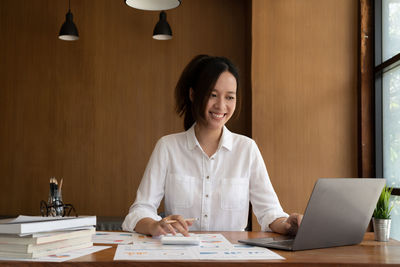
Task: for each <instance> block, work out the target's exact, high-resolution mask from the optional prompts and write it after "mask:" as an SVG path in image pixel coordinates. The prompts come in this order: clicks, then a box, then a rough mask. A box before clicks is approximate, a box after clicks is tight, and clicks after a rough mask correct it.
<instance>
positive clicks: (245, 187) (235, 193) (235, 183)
mask: <svg viewBox="0 0 400 267" xmlns="http://www.w3.org/2000/svg"><path fill="white" fill-rule="evenodd" d="M220 192H221V208H222V209H223V210H231V211H233V210H241V209H243V208H245V207H246V206H247V202H248V201H249V180H248V179H240V178H235V179H223V180H222V182H221V189H220Z"/></svg>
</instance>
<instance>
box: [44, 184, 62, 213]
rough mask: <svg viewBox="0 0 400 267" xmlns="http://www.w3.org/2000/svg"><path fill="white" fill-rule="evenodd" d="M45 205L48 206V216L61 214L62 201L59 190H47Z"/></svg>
mask: <svg viewBox="0 0 400 267" xmlns="http://www.w3.org/2000/svg"><path fill="white" fill-rule="evenodd" d="M47 206H48V207H50V210H49V215H48V216H52V217H57V216H63V214H64V204H63V202H62V194H61V190H55V192H53V194H51V192H49V199H48V201H47Z"/></svg>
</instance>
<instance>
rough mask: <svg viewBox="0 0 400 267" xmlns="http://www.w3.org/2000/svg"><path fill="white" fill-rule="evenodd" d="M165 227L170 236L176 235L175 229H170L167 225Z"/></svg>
mask: <svg viewBox="0 0 400 267" xmlns="http://www.w3.org/2000/svg"><path fill="white" fill-rule="evenodd" d="M165 227H166V228H167V229H168V231H169V232H170V233H171V234H172V235H176V232H175V229H174V227H172V225H171V224H169V223H167V224H165Z"/></svg>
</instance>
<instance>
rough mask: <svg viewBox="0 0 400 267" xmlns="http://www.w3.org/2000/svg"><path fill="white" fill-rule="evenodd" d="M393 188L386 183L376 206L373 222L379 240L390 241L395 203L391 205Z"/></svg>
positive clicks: (376, 238) (376, 237)
mask: <svg viewBox="0 0 400 267" xmlns="http://www.w3.org/2000/svg"><path fill="white" fill-rule="evenodd" d="M392 190H393V188H389V187H387V186H386V185H385V187H383V189H382V193H381V195H380V196H379V199H378V202H377V203H376V208H375V210H374V216H373V218H372V223H373V225H374V235H375V240H377V241H385V242H386V241H389V236H390V222H391V218H390V212H391V211H392V209H393V205H390V195H391V194H392Z"/></svg>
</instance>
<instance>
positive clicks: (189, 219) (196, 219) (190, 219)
mask: <svg viewBox="0 0 400 267" xmlns="http://www.w3.org/2000/svg"><path fill="white" fill-rule="evenodd" d="M198 220H199V218H187V219H185V221H187V222H194V221H198ZM176 222H177V220H167V221H166V223H176Z"/></svg>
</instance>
